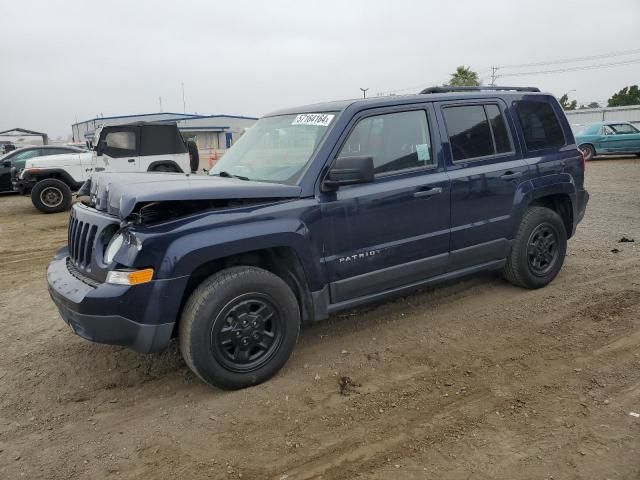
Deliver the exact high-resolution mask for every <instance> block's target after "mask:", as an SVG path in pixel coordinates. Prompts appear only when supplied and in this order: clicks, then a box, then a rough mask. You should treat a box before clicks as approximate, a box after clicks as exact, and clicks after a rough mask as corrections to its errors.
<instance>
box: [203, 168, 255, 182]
mask: <svg viewBox="0 0 640 480" xmlns="http://www.w3.org/2000/svg"><path fill="white" fill-rule="evenodd" d="M212 175H218V176H219V177H224V178H238V179H240V180H249V177H243V176H242V175H234V174H233V173H229V172H227V171H225V170H223V171H221V172H218V173H213V174H212Z"/></svg>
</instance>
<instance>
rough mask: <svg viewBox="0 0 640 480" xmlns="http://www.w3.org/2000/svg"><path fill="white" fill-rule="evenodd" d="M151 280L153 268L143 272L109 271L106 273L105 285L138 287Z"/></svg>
mask: <svg viewBox="0 0 640 480" xmlns="http://www.w3.org/2000/svg"><path fill="white" fill-rule="evenodd" d="M152 279H153V268H145V269H143V270H133V271H131V270H128V271H126V270H125V271H123V270H111V271H110V272H109V273H107V283H111V284H114V285H140V284H141V283H148V282H150V281H151V280H152Z"/></svg>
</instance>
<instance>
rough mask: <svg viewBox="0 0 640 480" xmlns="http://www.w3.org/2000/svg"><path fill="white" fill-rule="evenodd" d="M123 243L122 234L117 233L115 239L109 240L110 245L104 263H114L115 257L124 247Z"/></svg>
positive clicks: (105, 253) (106, 250) (105, 252)
mask: <svg viewBox="0 0 640 480" xmlns="http://www.w3.org/2000/svg"><path fill="white" fill-rule="evenodd" d="M123 243H124V235H123V234H122V232H118V233H116V234H115V235H114V236H113V238H111V240H109V244H108V245H107V248H106V249H105V251H104V263H107V264H108V263H111V262H113V257H115V256H116V253H118V250H120V247H122V244H123Z"/></svg>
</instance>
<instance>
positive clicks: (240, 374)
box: [178, 266, 300, 390]
mask: <svg viewBox="0 0 640 480" xmlns="http://www.w3.org/2000/svg"><path fill="white" fill-rule="evenodd" d="M299 332H300V307H299V305H298V301H297V299H296V296H295V295H294V293H293V292H292V291H291V288H289V285H287V283H286V282H285V281H284V280H282V279H281V278H280V277H278V276H277V275H275V274H273V273H271V272H269V271H267V270H264V269H261V268H257V267H248V266H242V267H232V268H228V269H226V270H222V271H220V272H218V273H216V274H214V275H212V276H210V277H209V278H207V279H206V280H205V281H203V282H202V283H201V284H200V285H199V286H198V288H196V289H195V291H194V292H193V293H192V294H191V296H190V297H189V300H188V301H187V303H186V305H185V307H184V310H183V312H182V316H181V318H180V324H179V333H178V337H179V342H180V350H181V351H182V355H183V357H184V359H185V361H186V363H187V365H189V367H190V368H191V369H192V370H193V371H194V372H195V373H196V375H198V376H199V377H200V378H201V379H202V380H204V381H205V382H207V383H209V384H211V385H215V386H217V387H220V388H224V389H228V390H234V389H238V388H244V387H248V386H251V385H257V384H259V383H262V382H264V381H266V380H268V379H269V378H271V377H272V376H273V375H275V374H276V373H277V372H278V371H279V370H280V369H281V368H282V366H283V365H284V364H285V363H286V361H287V359H288V358H289V356H290V355H291V353H292V352H293V349H294V347H295V345H296V342H297V340H298V333H299Z"/></svg>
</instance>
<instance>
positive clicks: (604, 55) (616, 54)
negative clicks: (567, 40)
mask: <svg viewBox="0 0 640 480" xmlns="http://www.w3.org/2000/svg"><path fill="white" fill-rule="evenodd" d="M635 53H640V48H635V49H633V50H622V51H619V52H611V53H601V54H599V55H589V56H586V57H573V58H565V59H563V60H549V61H546V62H534V63H520V64H513V65H499V66H498V67H497V68H520V67H541V66H543V65H558V64H562V63H575V62H584V61H586V60H597V59H600V58H609V57H621V56H624V55H633V54H635Z"/></svg>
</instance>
